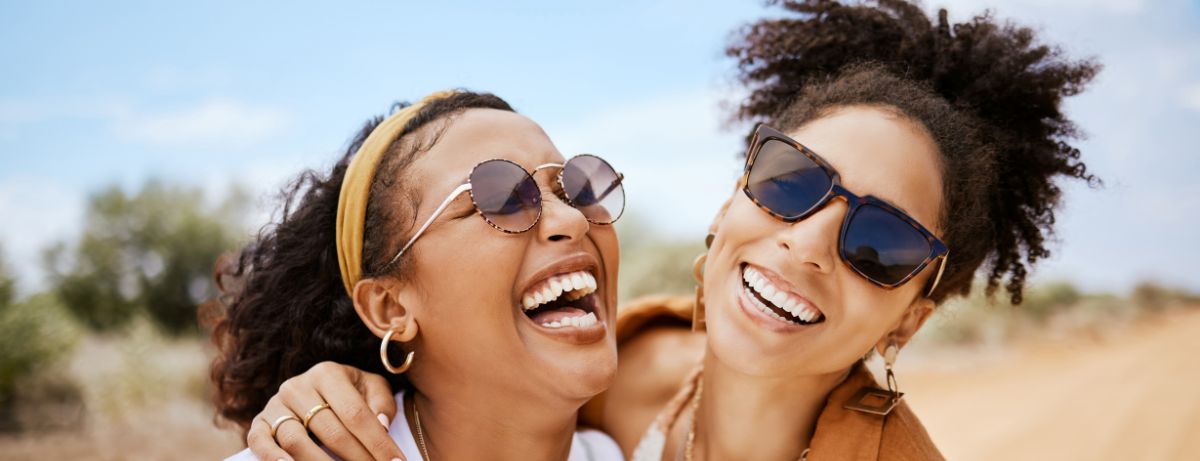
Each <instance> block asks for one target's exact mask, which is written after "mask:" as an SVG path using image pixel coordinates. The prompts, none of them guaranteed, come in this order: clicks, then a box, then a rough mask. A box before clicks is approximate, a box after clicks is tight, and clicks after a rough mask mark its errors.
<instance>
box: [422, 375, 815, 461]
mask: <svg viewBox="0 0 1200 461" xmlns="http://www.w3.org/2000/svg"><path fill="white" fill-rule="evenodd" d="M702 394H704V379H703V378H700V377H698V378H697V379H696V394H695V395H693V396H692V408H691V410H692V424H691V428H690V429H688V433H687V439H686V440H685V441H684V445H683V459H684V461H692V454H693V453H694V452H695V450H696V420H698V419H700V396H701V395H702ZM413 409H414V410H415V409H416V406H413ZM807 460H808V448H805V449H804V451H802V452H800V458H798V460H797V461H807Z"/></svg>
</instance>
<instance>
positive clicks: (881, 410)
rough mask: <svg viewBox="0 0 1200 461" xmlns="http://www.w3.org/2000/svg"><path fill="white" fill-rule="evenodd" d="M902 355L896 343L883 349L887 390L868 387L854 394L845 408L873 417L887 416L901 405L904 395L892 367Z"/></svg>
mask: <svg viewBox="0 0 1200 461" xmlns="http://www.w3.org/2000/svg"><path fill="white" fill-rule="evenodd" d="M899 353H900V348H899V347H898V346H896V343H894V342H892V343H889V344H888V345H887V347H886V348H884V349H883V366H884V369H885V370H887V390H884V389H880V388H878V387H876V386H867V387H864V388H862V390H860V391H858V393H857V394H854V397H853V398H851V399H850V401H849V402H847V403H846V404H845V405H844V408H846V409H849V410H854V411H861V412H863V413H870V414H873V415H880V416H887V414H888V413H891V412H892V409H894V408H896V405H898V404H899V403H900V399H902V398H904V393H903V392H900V385H899V384H897V383H896V374H895V373H894V372H892V365H894V364H895V363H896V355H898V354H899Z"/></svg>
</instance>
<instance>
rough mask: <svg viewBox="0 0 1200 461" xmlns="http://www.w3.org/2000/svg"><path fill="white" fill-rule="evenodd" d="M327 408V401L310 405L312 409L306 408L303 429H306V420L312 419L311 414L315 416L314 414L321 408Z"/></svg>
mask: <svg viewBox="0 0 1200 461" xmlns="http://www.w3.org/2000/svg"><path fill="white" fill-rule="evenodd" d="M327 408H329V404H328V403H322V404H320V405H317V406H315V407H312V409H311V410H308V414H306V415H304V429H305V430H308V422H309V421H312V419H313V416H316V415H317V413H320V412H321V410H324V409H327Z"/></svg>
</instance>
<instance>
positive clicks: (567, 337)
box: [512, 252, 608, 345]
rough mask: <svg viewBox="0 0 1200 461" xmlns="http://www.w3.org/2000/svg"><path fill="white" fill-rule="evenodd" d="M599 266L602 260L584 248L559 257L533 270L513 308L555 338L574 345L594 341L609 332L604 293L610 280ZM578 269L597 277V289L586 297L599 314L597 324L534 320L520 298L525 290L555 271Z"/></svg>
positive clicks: (536, 327)
mask: <svg viewBox="0 0 1200 461" xmlns="http://www.w3.org/2000/svg"><path fill="white" fill-rule="evenodd" d="M599 268H600V263H599V261H597V260H596V257H595V256H592V255H591V254H589V253H585V252H580V253H575V254H572V255H570V256H567V257H564V258H562V259H559V260H557V261H555V262H553V263H551V264H549V265H547V266H546V267H543V268H542V269H540V270H538V271H537V272H534V274H533V275H532V276H530V277H529V278H528V279H526V281H525V282H524V283H522V284H521V289H520V290H518V291H517V293H516V294H515V295H514V299H513V301H512V306H513V309H515V310H516V313H517V315H518V316H520V317H521V318H523V319H525V322H527V323H529V325H531V326H532V327H533V329H534V330H536V331H538V332H540V333H542V334H544V335H546V336H549V337H552V338H554V339H556V340H559V341H562V342H565V343H568V344H575V345H584V344H591V343H595V342H597V341H600V340H602V339H604V337H605V336H606V334H607V332H608V312H607V309H605V303H606V302H608V300H607V299H604V297H603V291H604V286H605V284H606V283H608V280H605V279H604V277H603V274H600V271H599ZM577 271H588V272H590V273H591V274H592V276H593V277H595V278H596V285H597V286H596V291H594V292H592V294H590V295H588V296H586V297H584V298H583V299H588V298H591V302H592V312H593V313H595V314H596V320H597V321H596V323H595V324H594V325H591V326H587V327H570V328H550V327H546V326H542V325H540V324H538V323H537V322H534V321H533V319H531V318H530V317H529V316H528V315H525V312H524V309H523V308H522V307H521V301H520V299H521V296H522V295H524V293H525V292H526V291H528V290H529V289H530V288H532V287H533V286H534V285H536V284H538V283H541V282H542V281H544V280H546V279H548V278H550V277H553V276H555V275H558V274H565V273H570V272H577Z"/></svg>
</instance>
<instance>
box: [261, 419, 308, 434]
mask: <svg viewBox="0 0 1200 461" xmlns="http://www.w3.org/2000/svg"><path fill="white" fill-rule="evenodd" d="M289 419H290V420H295V421H296V422H300V418H297V417H296V415H285V416H280V417H278V418H275V422H273V423H271V438H272V439H274V438H275V433H276V432H279V426H281V425H283V423H285V422H287V420H289ZM264 421H266V420H264Z"/></svg>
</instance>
